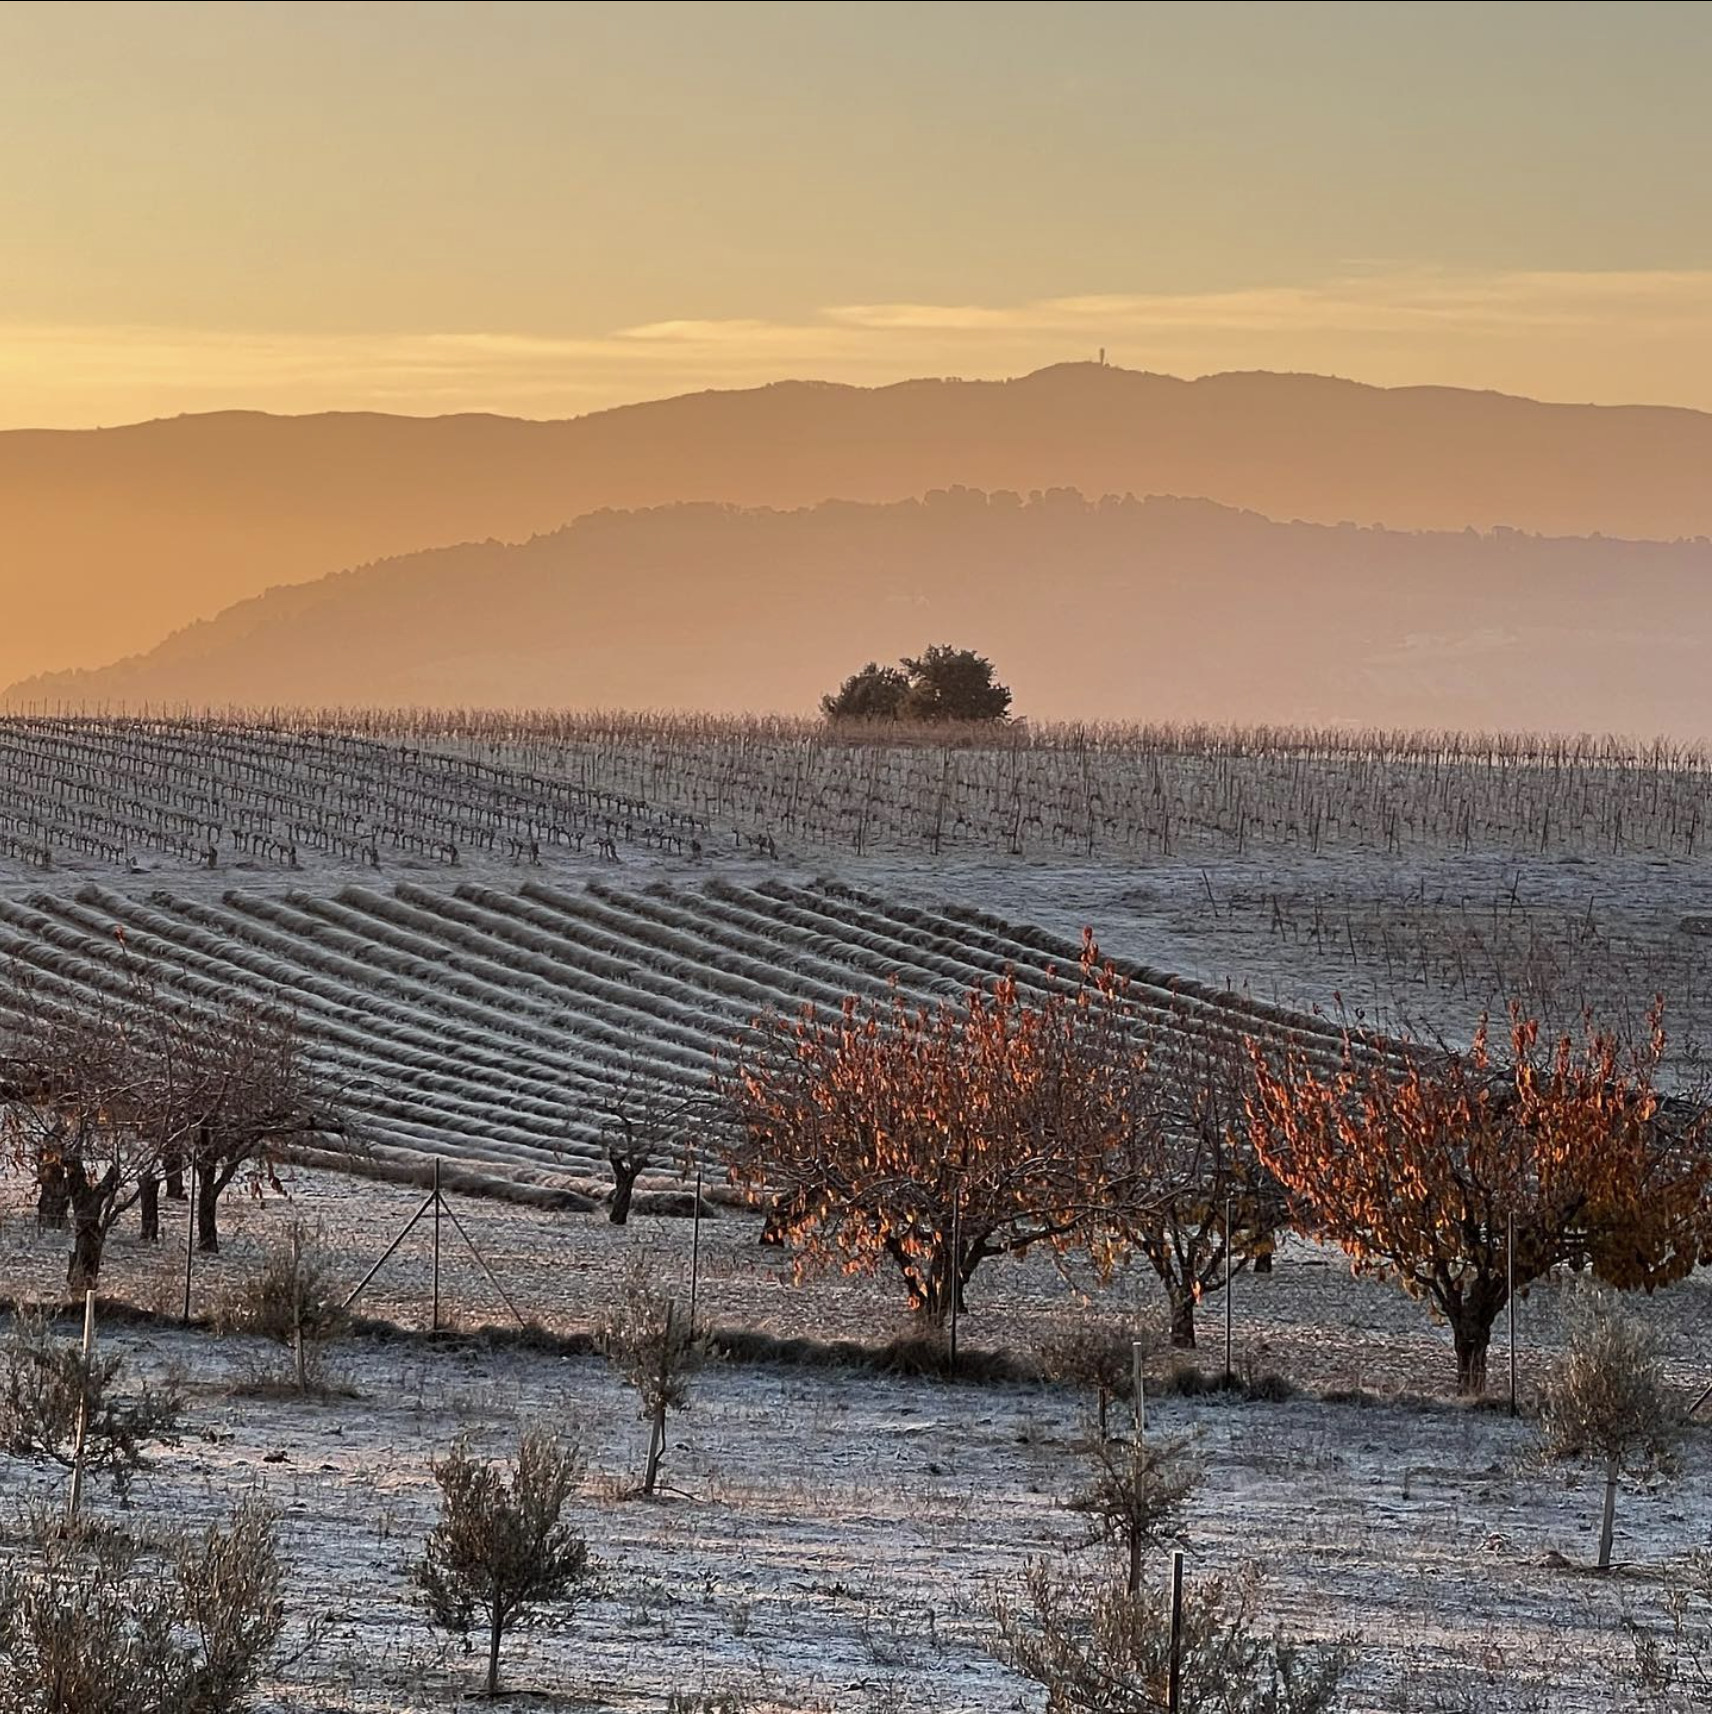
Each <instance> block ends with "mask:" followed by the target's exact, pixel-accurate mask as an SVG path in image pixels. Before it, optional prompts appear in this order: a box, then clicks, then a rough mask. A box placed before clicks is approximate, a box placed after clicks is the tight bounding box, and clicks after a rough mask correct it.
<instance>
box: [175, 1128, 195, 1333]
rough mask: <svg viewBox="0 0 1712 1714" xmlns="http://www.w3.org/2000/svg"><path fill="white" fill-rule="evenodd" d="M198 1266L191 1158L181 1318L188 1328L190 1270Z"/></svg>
mask: <svg viewBox="0 0 1712 1714" xmlns="http://www.w3.org/2000/svg"><path fill="white" fill-rule="evenodd" d="M195 1264H196V1156H195V1155H192V1156H191V1157H190V1195H189V1197H188V1199H187V1200H186V1202H185V1204H184V1313H183V1315H182V1316H180V1317H179V1319H180V1320H181V1321H183V1322H184V1323H185V1324H186V1325H187V1326H188V1325H189V1322H190V1270H191V1269H192V1268H193V1267H194V1266H195Z"/></svg>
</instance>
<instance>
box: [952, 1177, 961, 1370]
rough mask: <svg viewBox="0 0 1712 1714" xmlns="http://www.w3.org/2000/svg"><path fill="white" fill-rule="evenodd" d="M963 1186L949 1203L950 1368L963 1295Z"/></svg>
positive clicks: (954, 1350)
mask: <svg viewBox="0 0 1712 1714" xmlns="http://www.w3.org/2000/svg"><path fill="white" fill-rule="evenodd" d="M962 1275H963V1187H962V1185H959V1186H958V1187H957V1200H956V1201H955V1202H953V1203H952V1204H951V1368H952V1370H953V1372H955V1371H956V1368H957V1300H958V1299H959V1298H960V1297H961V1296H962V1295H963V1278H962Z"/></svg>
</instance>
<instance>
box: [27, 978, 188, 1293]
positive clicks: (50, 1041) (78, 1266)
mask: <svg viewBox="0 0 1712 1714" xmlns="http://www.w3.org/2000/svg"><path fill="white" fill-rule="evenodd" d="M0 1005H3V1007H4V1023H3V1024H0V1136H3V1137H4V1144H5V1149H6V1152H7V1153H8V1154H9V1155H10V1157H11V1158H12V1160H13V1161H14V1163H15V1164H17V1165H18V1166H20V1167H22V1168H23V1169H24V1170H26V1171H27V1172H29V1173H30V1174H31V1175H32V1176H33V1177H34V1179H35V1181H36V1185H37V1219H38V1222H39V1223H40V1224H41V1225H43V1226H44V1227H63V1226H65V1225H66V1224H67V1223H68V1222H69V1224H70V1226H71V1233H72V1247H71V1256H70V1259H69V1261H68V1263H67V1268H66V1278H67V1282H68V1284H69V1285H70V1287H71V1289H72V1291H73V1292H76V1293H81V1292H84V1291H88V1290H91V1289H93V1287H94V1285H95V1282H96V1280H97V1278H98V1277H99V1275H100V1272H101V1261H102V1257H103V1255H104V1253H105V1251H106V1246H107V1239H108V1236H109V1234H110V1233H111V1232H112V1230H113V1228H114V1226H115V1225H117V1224H118V1221H119V1217H120V1216H121V1215H122V1214H123V1213H124V1212H125V1210H126V1209H128V1208H130V1207H131V1206H132V1205H133V1204H134V1203H135V1202H136V1201H137V1199H138V1197H139V1196H140V1195H141V1194H142V1186H143V1183H144V1181H145V1180H146V1179H147V1178H148V1177H149V1176H150V1175H151V1174H152V1173H153V1172H154V1170H155V1165H156V1161H157V1147H156V1139H155V1136H154V1134H153V1129H152V1127H147V1126H144V1125H142V1124H140V1123H139V1119H140V1116H141V1108H140V1104H139V1102H138V1100H137V1079H136V1066H135V1051H134V1041H133V1034H132V1030H131V1027H130V1021H129V1020H130V1013H129V1008H128V1007H127V1006H126V1005H125V1004H124V1003H123V1002H122V1001H121V1000H118V999H115V998H113V997H112V996H109V995H104V994H100V993H95V994H88V995H85V996H81V997H80V998H79V1000H78V1002H77V1003H76V1004H72V1003H70V1002H67V1001H65V1000H63V999H61V998H59V997H58V996H55V995H51V994H49V993H48V992H47V991H46V990H45V989H44V988H42V987H41V986H40V985H39V984H38V983H37V982H36V981H35V980H34V979H33V978H31V977H30V976H28V975H27V974H25V973H22V972H19V971H17V970H11V971H8V972H7V973H6V976H5V978H4V983H3V992H0Z"/></svg>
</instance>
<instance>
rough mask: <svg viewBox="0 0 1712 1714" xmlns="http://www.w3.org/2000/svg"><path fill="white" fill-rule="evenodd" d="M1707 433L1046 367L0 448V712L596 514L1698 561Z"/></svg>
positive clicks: (1705, 425) (1596, 411)
mask: <svg viewBox="0 0 1712 1714" xmlns="http://www.w3.org/2000/svg"><path fill="white" fill-rule="evenodd" d="M1709 472H1712V416H1708V415H1705V414H1702V413H1697V412H1693V411H1683V410H1666V409H1654V408H1647V407H1634V408H1622V409H1609V408H1596V407H1592V406H1565V405H1542V404H1536V403H1532V402H1530V401H1528V400H1523V399H1513V398H1506V397H1503V396H1501V395H1498V394H1492V393H1472V392H1458V391H1454V390H1449V389H1435V388H1408V389H1394V390H1385V389H1380V388H1374V387H1364V386H1358V385H1355V384H1353V383H1349V382H1343V381H1332V380H1325V379H1321V378H1317V377H1313V376H1300V375H1270V374H1238V375H1220V376H1212V377H1209V378H1207V379H1204V380H1200V381H1195V382H1184V381H1178V380H1173V379H1171V378H1170V377H1167V376H1159V375H1148V374H1139V373H1133V372H1129V371H1125V370H1120V369H1108V368H1101V367H1098V366H1095V365H1092V364H1072V365H1064V366H1060V367H1058V368H1054V369H1047V370H1043V371H1041V372H1040V373H1038V374H1035V375H1031V376H1028V377H1025V378H1023V379H1021V380H1017V381H1011V382H963V381H918V382H909V383H905V384H903V385H899V386H893V387H885V388H879V389H872V390H870V389H863V388H856V387H846V386H829V385H822V384H815V383H787V384H782V385H778V386H773V387H766V388H761V389H757V390H754V391H749V392H727V393H704V394H697V395H693V396H689V397H684V398H678V399H669V400H664V401H660V402H658V403H652V404H645V405H636V406H631V407H627V408H624V409H621V410H614V411H605V412H601V413H598V414H596V415H593V416H588V417H582V418H578V419H575V420H574V421H569V422H519V421H514V420H511V419H506V418H500V417H481V416H461V417H441V418H430V419H416V418H404V417H387V416H378V415H330V416H313V417H297V418H280V417H269V416H265V415H260V414H249V413H224V414H217V415H210V416H196V417H181V418H176V419H173V420H171V421H165V422H154V423H145V424H140V425H137V426H134V427H128V428H117V429H101V430H89V431H76V432H40V431H14V432H10V433H3V434H0V519H3V520H4V535H3V537H0V550H3V552H4V556H5V557H4V564H5V566H6V570H7V578H6V594H7V597H8V611H7V624H6V626H5V627H4V629H3V631H0V682H3V681H6V680H9V679H13V678H16V677H19V676H21V675H23V674H26V673H36V672H41V671H45V670H52V669H58V668H64V667H88V666H93V665H97V664H99V663H101V662H103V661H107V660H111V659H113V658H114V657H115V656H117V655H120V654H124V653H128V652H131V651H135V650H137V649H141V648H145V647H148V646H149V645H151V644H152V643H154V642H155V641H157V640H158V639H159V638H160V637H162V636H163V635H165V634H166V633H167V632H168V631H170V630H171V629H173V628H174V627H177V626H180V625H183V624H186V623H188V622H189V621H191V620H192V619H195V618H198V617H204V616H206V615H208V614H210V613H212V612H215V611H218V610H219V609H221V608H223V607H225V606H226V605H228V604H229V603H231V602H233V601H235V600H239V599H242V598H244V597H246V596H249V595H252V594H255V593H257V592H259V591H261V590H263V589H265V588H268V587H270V586H271V585H274V584H277V583H281V582H300V581H307V580H309V579H312V578H315V577H319V576H322V575H324V574H326V573H329V572H332V571H336V570H338V569H340V568H341V567H344V566H349V565H354V564H358V563H360V562H363V561H365V560H369V559H372V558H376V557H380V556H385V555H396V554H400V553H406V552H411V551H414V550H418V549H422V548H428V547H433V546H438V545H441V544H444V543H447V542H453V541H465V540H481V539H484V538H487V537H500V538H504V539H508V540H518V539H521V538H523V537H526V536H528V535H530V534H531V533H535V532H539V531H542V530H548V529H553V528H556V527H558V526H559V525H561V524H563V523H565V522H567V521H568V520H570V519H572V518H574V517H576V516H578V515H580V514H582V513H584V512H588V511H592V510H595V509H597V508H600V507H608V506H651V505H660V504H665V503H669V502H672V501H679V500H720V501H727V502H732V503H736V504H741V505H749V506H756V505H766V506H802V505H812V504H814V503H816V502H818V501H820V500H823V499H828V498H834V497H836V498H843V499H855V500H893V499H899V498H902V497H904V496H907V495H919V494H923V493H925V492H927V491H928V490H929V489H932V488H936V487H945V486H951V485H955V484H965V485H969V486H973V487H979V488H984V489H997V488H1012V489H1016V490H1018V491H1019V492H1023V493H1026V492H1028V491H1030V490H1031V489H1036V488H1041V489H1044V488H1049V487H1052V486H1056V485H1062V486H1070V487H1076V488H1080V489H1081V490H1083V491H1084V492H1087V493H1091V494H1100V493H1106V492H1111V493H1124V492H1136V493H1171V494H1182V495H1189V496H1204V497H1208V498H1211V499H1214V500H1218V501H1221V502H1224V503H1227V504H1232V505H1238V506H1246V507H1252V508H1255V509H1257V510H1259V511H1262V512H1265V513H1266V514H1267V515H1268V516H1272V517H1279V518H1304V519H1308V520H1317V521H1322V522H1328V523H1336V522H1339V521H1340V520H1343V519H1346V518H1347V519H1353V520H1355V521H1357V522H1360V523H1374V522H1383V523H1386V524H1389V525H1391V526H1392V527H1395V528H1406V529H1430V528H1441V529H1459V528H1461V527H1463V526H1464V525H1474V526H1477V527H1486V526H1489V525H1493V524H1509V525H1513V526H1516V527H1518V528H1523V529H1530V530H1539V531H1543V532H1546V533H1552V534H1587V533H1591V532H1594V531H1601V532H1604V533H1605V534H1608V535H1625V536H1639V537H1651V538H1660V539H1669V538H1673V537H1676V536H1682V535H1698V534H1704V533H1708V532H1712V485H1709V484H1708V482H1707V480H1706V478H1707V475H1708V473H1709Z"/></svg>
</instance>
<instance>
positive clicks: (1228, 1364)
mask: <svg viewBox="0 0 1712 1714" xmlns="http://www.w3.org/2000/svg"><path fill="white" fill-rule="evenodd" d="M1231 1314H1232V1310H1231V1198H1230V1197H1228V1196H1227V1197H1226V1198H1225V1385H1226V1386H1229V1385H1230V1378H1231Z"/></svg>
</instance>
